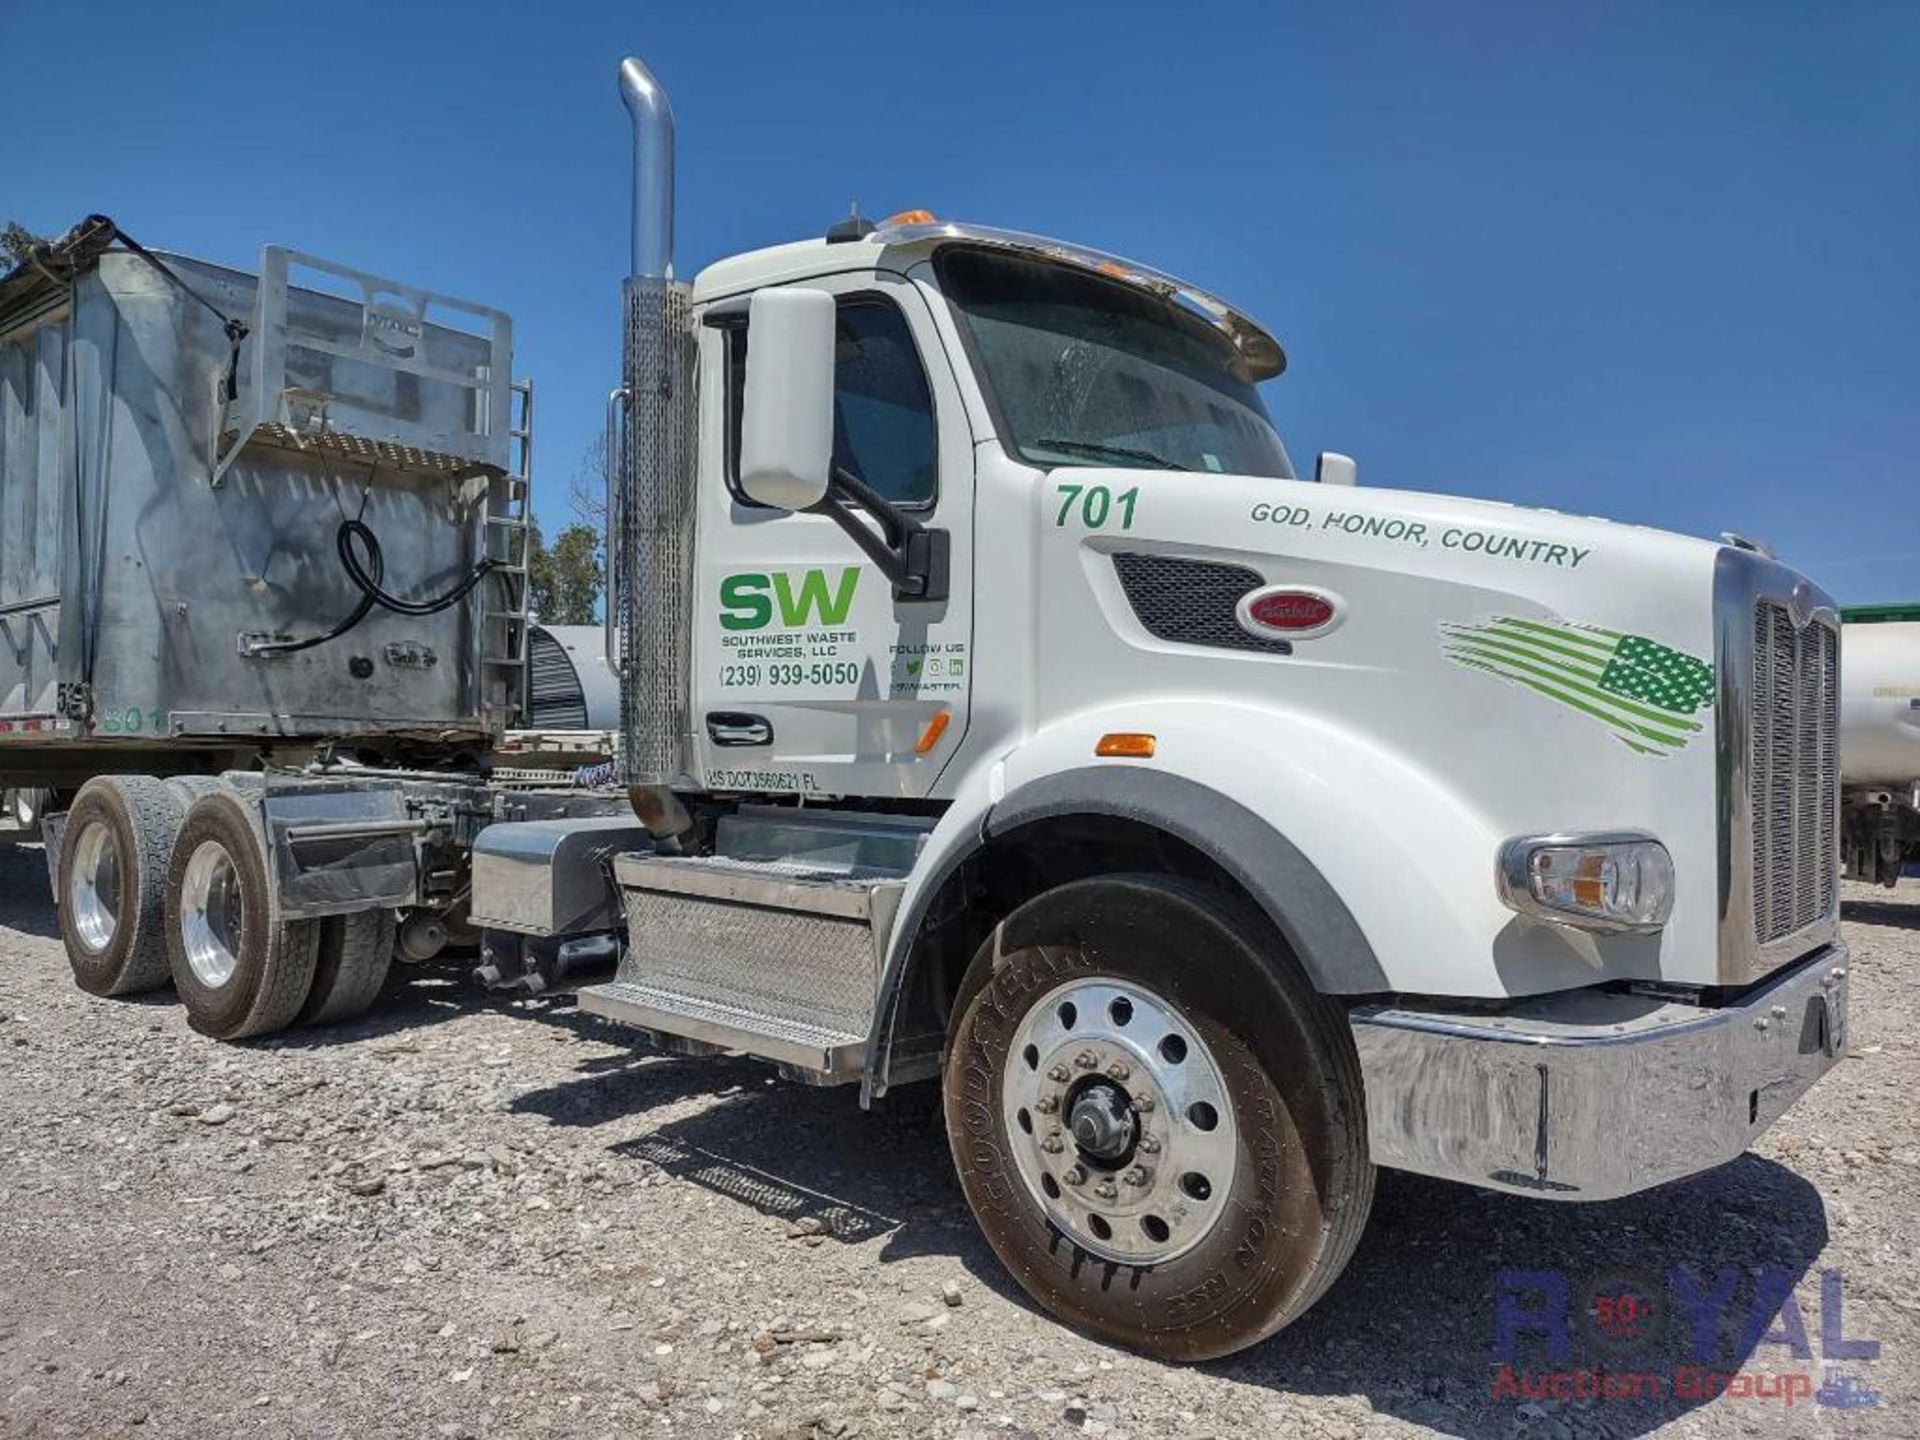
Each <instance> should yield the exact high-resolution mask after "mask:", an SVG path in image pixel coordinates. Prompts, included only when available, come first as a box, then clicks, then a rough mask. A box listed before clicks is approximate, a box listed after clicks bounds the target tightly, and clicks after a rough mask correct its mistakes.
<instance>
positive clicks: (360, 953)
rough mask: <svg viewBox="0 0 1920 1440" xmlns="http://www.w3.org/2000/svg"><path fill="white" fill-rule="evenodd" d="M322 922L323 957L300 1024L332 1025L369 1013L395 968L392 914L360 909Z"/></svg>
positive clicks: (321, 946)
mask: <svg viewBox="0 0 1920 1440" xmlns="http://www.w3.org/2000/svg"><path fill="white" fill-rule="evenodd" d="M317 923H318V925H319V927H320V946H319V958H318V960H317V962H316V963H315V966H314V971H313V988H312V989H311V990H310V991H308V992H307V1003H306V1004H305V1005H303V1006H301V1008H300V1018H299V1021H298V1023H299V1024H302V1025H332V1024H335V1023H337V1022H338V1021H341V1020H351V1019H353V1018H355V1017H356V1016H359V1015H364V1014H366V1013H367V1011H368V1009H369V1008H371V1007H372V1005H373V1002H374V1001H375V1000H377V999H379V998H380V987H381V986H382V985H384V984H386V983H387V968H388V967H389V966H390V965H391V964H392V963H393V938H394V920H393V912H392V911H391V910H361V911H359V912H357V913H356V914H352V915H332V916H329V917H328V918H327V919H325V920H321V921H318V922H317Z"/></svg>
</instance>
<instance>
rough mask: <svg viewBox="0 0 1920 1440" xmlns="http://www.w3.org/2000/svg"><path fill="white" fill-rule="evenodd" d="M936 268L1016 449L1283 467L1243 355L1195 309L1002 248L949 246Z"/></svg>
mask: <svg viewBox="0 0 1920 1440" xmlns="http://www.w3.org/2000/svg"><path fill="white" fill-rule="evenodd" d="M934 266H935V270H936V272H937V273H938V275H939V277H940V285H941V288H942V289H943V290H944V291H945V292H946V295H947V298H948V300H949V301H950V302H952V304H953V306H954V309H955V310H956V312H957V313H958V314H959V315H960V317H961V323H962V325H963V326H964V328H965V330H966V332H967V337H968V339H969V341H970V343H971V348H972V351H973V354H974V357H975V360H976V363H977V364H978V365H979V367H980V369H981V370H982V371H983V372H984V376H985V380H984V383H985V385H986V387H987V390H988V396H989V398H990V400H991V401H992V402H993V404H994V406H995V409H996V412H997V414H998V416H999V419H1000V423H1001V426H1002V428H1003V430H1004V431H1005V435H1004V437H1003V438H1004V439H1005V440H1006V442H1007V444H1008V446H1009V447H1011V448H1012V449H1013V451H1014V452H1015V453H1016V454H1018V455H1019V456H1020V458H1021V459H1023V460H1026V461H1027V462H1028V463H1030V464H1033V465H1043V466H1056V465H1120V466H1130V467H1133V468H1136V469H1150V470H1198V471H1214V472H1219V473H1225V474H1233V475H1272V476H1276V477H1279V478H1282V479H1291V478H1292V477H1293V467H1292V465H1291V464H1289V463H1288V460H1287V452H1286V449H1285V447H1284V446H1282V445H1281V443H1280V437H1279V435H1278V434H1276V433H1275V431H1274V428H1273V423H1272V422H1271V421H1270V420H1268V419H1267V411H1266V407H1265V406H1264V405H1262V404H1261V403H1260V395H1259V392H1258V391H1257V390H1255V388H1254V384H1253V381H1252V379H1251V378H1250V377H1249V376H1248V374H1247V367H1246V365H1245V363H1244V362H1243V361H1242V360H1241V358H1240V355H1239V353H1238V352H1237V351H1236V350H1235V349H1234V347H1233V345H1232V343H1231V342H1230V341H1229V340H1228V339H1227V338H1226V336H1224V335H1222V334H1221V333H1220V332H1219V331H1218V330H1216V329H1215V328H1214V327H1213V326H1212V325H1210V324H1208V323H1207V322H1206V321H1205V320H1203V319H1201V318H1200V317H1199V316H1197V315H1195V314H1193V313H1191V312H1190V311H1188V310H1185V309H1183V308H1182V307H1181V306H1180V305H1178V304H1176V303H1175V302H1173V301H1170V300H1164V299H1162V298H1160V297H1159V296H1157V295H1152V294H1149V293H1147V292H1145V291H1143V290H1141V289H1140V288H1139V287H1137V286H1134V285H1128V284H1125V283H1122V282H1121V281H1118V280H1110V279H1108V278H1107V277H1105V276H1103V275H1096V274H1093V273H1091V272H1090V271H1086V270H1082V269H1079V268H1078V267H1076V266H1072V265H1061V264H1056V263H1054V262H1052V261H1048V260H1039V259H1034V258H1032V257H1030V256H1025V255H1020V254H1014V253H1009V252H1007V251H1004V250H992V249H982V248H977V247H970V246H964V245H950V246H947V247H946V248H944V249H942V250H941V251H940V252H939V253H938V255H937V256H936V257H935V260H934Z"/></svg>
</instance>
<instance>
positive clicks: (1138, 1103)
mask: <svg viewBox="0 0 1920 1440" xmlns="http://www.w3.org/2000/svg"><path fill="white" fill-rule="evenodd" d="M1133 1108H1134V1109H1135V1110H1136V1111H1138V1112H1139V1113H1140V1114H1142V1115H1144V1114H1146V1113H1147V1112H1148V1111H1149V1110H1151V1109H1153V1096H1151V1095H1136V1096H1134V1097H1133Z"/></svg>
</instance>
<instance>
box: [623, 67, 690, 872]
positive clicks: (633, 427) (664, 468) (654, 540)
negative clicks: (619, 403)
mask: <svg viewBox="0 0 1920 1440" xmlns="http://www.w3.org/2000/svg"><path fill="white" fill-rule="evenodd" d="M620 99H621V101H622V102H623V103H624V104H625V105H626V107H627V111H628V113H629V115H631V117H632V120H633V241H632V258H631V261H630V267H629V273H628V275H627V278H626V281H625V283H624V285H623V286H622V292H623V299H624V310H625V329H624V336H623V346H622V348H623V365H622V380H623V384H624V388H625V391H626V395H625V399H626V426H625V432H624V436H623V439H624V443H623V444H622V445H621V446H620V447H619V451H620V453H619V455H618V456H617V457H615V456H609V457H608V460H609V463H610V464H611V465H613V466H614V467H615V469H614V474H615V483H614V486H613V494H612V497H611V503H610V506H609V513H608V516H607V534H608V550H607V558H608V565H607V616H608V623H609V624H610V625H612V626H614V628H615V630H616V633H617V635H618V637H619V641H618V643H619V656H618V659H619V669H620V676H621V687H620V722H621V769H622V772H623V778H624V779H625V781H626V784H627V786H628V794H629V796H630V798H631V799H632V802H633V808H634V813H635V814H636V815H638V816H639V817H640V820H641V822H642V823H643V824H644V825H645V826H646V827H647V829H648V830H649V831H650V832H651V833H652V834H653V836H654V838H655V839H656V840H657V841H660V842H662V844H663V845H666V846H671V845H673V844H675V843H677V842H678V841H680V840H681V839H682V838H683V837H685V836H687V835H689V834H690V833H691V831H692V829H693V822H692V820H691V818H690V817H689V816H688V814H687V809H686V806H685V805H683V804H682V803H681V802H680V800H679V798H678V796H676V795H675V794H674V790H675V788H676V787H684V786H690V785H691V783H692V782H691V779H690V776H689V772H690V769H691V766H690V764H689V760H690V750H689V745H690V740H691V735H692V730H693V726H692V718H691V709H692V700H691V683H692V681H691V672H690V670H689V662H690V654H691V650H692V645H693V523H694V522H693V487H694V473H693V461H694V447H693V433H694V424H695V418H694V407H693V400H694V387H693V377H694V358H695V343H694V331H693V312H692V306H691V304H690V288H689V287H688V286H686V285H683V284H680V283H679V282H677V281H676V280H675V279H674V278H673V108H672V107H671V106H670V105H669V104H668V103H667V94H666V91H665V90H663V89H662V88H661V86H660V82H659V81H658V80H656V79H655V78H654V76H653V72H652V71H650V70H648V69H647V67H646V66H645V65H644V64H642V63H641V62H640V61H639V60H638V59H635V58H634V57H633V56H628V57H627V58H626V59H625V60H622V61H621V62H620Z"/></svg>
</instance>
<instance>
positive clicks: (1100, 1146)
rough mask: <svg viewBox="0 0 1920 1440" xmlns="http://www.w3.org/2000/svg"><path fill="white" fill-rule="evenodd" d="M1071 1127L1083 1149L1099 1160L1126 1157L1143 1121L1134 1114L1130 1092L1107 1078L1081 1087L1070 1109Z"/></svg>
mask: <svg viewBox="0 0 1920 1440" xmlns="http://www.w3.org/2000/svg"><path fill="white" fill-rule="evenodd" d="M1067 1128H1068V1129H1069V1130H1071V1131H1072V1132H1073V1141H1074V1144H1076V1145H1078V1146H1079V1147H1080V1153H1081V1154H1082V1155H1085V1156H1087V1157H1088V1158H1090V1159H1095V1160H1120V1159H1123V1158H1125V1156H1126V1154H1127V1152H1128V1151H1129V1150H1131V1149H1132V1148H1133V1142H1134V1141H1135V1140H1137V1139H1138V1138H1139V1136H1140V1122H1139V1121H1138V1120H1136V1119H1135V1118H1134V1114H1133V1105H1132V1102H1131V1101H1130V1100H1129V1099H1128V1097H1127V1092H1126V1091H1124V1090H1122V1089H1121V1088H1120V1087H1119V1086H1118V1085H1115V1084H1113V1083H1112V1082H1110V1081H1106V1080H1096V1081H1094V1082H1093V1083H1092V1084H1090V1085H1088V1086H1086V1087H1085V1088H1084V1089H1082V1090H1081V1092H1080V1094H1079V1097H1078V1098H1077V1099H1075V1100H1074V1102H1073V1107H1072V1109H1070V1110H1069V1111H1068V1112H1067Z"/></svg>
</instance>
